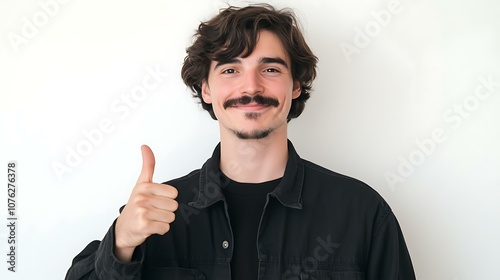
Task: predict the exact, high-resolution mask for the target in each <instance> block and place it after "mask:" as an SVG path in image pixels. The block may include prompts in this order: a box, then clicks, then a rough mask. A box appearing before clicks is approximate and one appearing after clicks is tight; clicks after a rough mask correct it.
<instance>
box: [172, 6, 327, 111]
mask: <svg viewBox="0 0 500 280" xmlns="http://www.w3.org/2000/svg"><path fill="white" fill-rule="evenodd" d="M297 23H298V21H297V19H296V18H295V15H294V13H293V11H291V10H290V9H282V10H277V9H276V8H274V7H273V6H271V5H268V4H259V5H251V6H247V7H244V8H239V7H234V6H230V7H228V8H226V9H223V10H221V11H220V13H219V14H218V15H217V16H215V17H213V18H212V19H210V20H209V21H206V22H202V23H201V24H200V25H199V26H198V30H197V31H196V33H195V34H194V38H195V41H194V43H193V44H192V45H191V46H190V47H189V48H187V50H186V53H187V55H186V57H185V58H184V65H183V66H182V71H181V76H182V79H183V81H184V83H185V84H186V85H187V86H188V87H189V88H191V90H192V91H193V97H195V98H199V99H200V102H201V105H202V107H203V109H205V110H207V111H208V112H209V113H210V116H211V117H212V118H213V119H214V120H217V117H216V116H215V114H214V111H213V108H212V104H208V103H205V101H203V98H202V95H201V83H202V81H204V80H208V73H209V70H210V64H211V62H212V61H223V60H228V59H230V58H235V57H238V56H241V57H243V58H245V57H248V56H249V55H250V54H251V53H252V52H253V50H254V48H255V46H256V44H257V39H258V35H259V32H260V31H261V30H267V31H271V32H273V33H274V34H276V35H277V36H278V38H279V39H280V41H281V43H282V44H283V46H284V48H285V50H286V51H287V53H288V56H289V57H290V60H291V70H292V78H293V80H294V81H299V82H300V87H301V94H300V95H299V97H297V98H295V99H293V100H292V105H291V108H290V112H289V114H288V117H287V119H288V121H290V120H291V119H292V118H296V117H298V116H299V115H300V114H301V113H302V111H303V110H304V107H305V102H306V100H307V99H309V96H310V91H311V88H312V81H313V80H314V78H315V77H316V63H317V62H318V58H317V57H316V56H315V55H314V54H313V53H312V51H311V49H310V48H309V46H308V45H307V43H306V41H305V39H304V36H303V35H302V32H301V31H300V29H299V27H298V24H297Z"/></svg>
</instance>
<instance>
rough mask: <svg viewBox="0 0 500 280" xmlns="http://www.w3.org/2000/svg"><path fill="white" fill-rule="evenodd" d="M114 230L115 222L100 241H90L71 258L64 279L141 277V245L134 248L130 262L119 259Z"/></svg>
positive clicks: (111, 279) (95, 279) (90, 279)
mask: <svg viewBox="0 0 500 280" xmlns="http://www.w3.org/2000/svg"><path fill="white" fill-rule="evenodd" d="M114 230H115V224H113V225H112V226H111V228H110V229H109V231H108V233H107V234H106V235H105V236H104V238H103V239H102V241H92V242H91V243H90V244H88V245H87V247H85V249H83V251H82V252H80V254H78V255H77V256H76V257H75V258H74V259H73V262H72V264H71V267H70V268H69V270H68V272H67V274H66V278H65V279H66V280H77V279H78V280H83V279H88V280H98V279H99V280H104V279H106V280H108V279H110V280H113V279H130V280H132V279H141V276H140V269H141V264H142V260H143V252H142V250H140V249H139V248H141V247H138V250H135V253H134V256H133V257H132V259H131V261H130V262H121V261H119V260H118V259H117V258H116V256H115V254H114V242H115V237H114Z"/></svg>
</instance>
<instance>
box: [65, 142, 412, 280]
mask: <svg viewBox="0 0 500 280" xmlns="http://www.w3.org/2000/svg"><path fill="white" fill-rule="evenodd" d="M219 159H220V144H219V145H218V146H217V147H216V148H215V150H214V152H213V155H212V157H211V158H210V159H208V160H207V161H206V163H205V164H204V165H203V167H202V168H201V169H199V170H195V171H193V172H191V173H190V174H188V175H186V176H184V177H181V178H178V179H175V180H172V181H169V182H166V184H169V185H172V186H174V187H176V188H177V189H178V192H179V195H178V197H177V199H176V200H177V201H178V203H179V208H178V210H177V211H176V212H175V214H176V219H175V221H174V222H173V223H172V224H171V225H170V231H169V232H167V233H166V234H165V235H152V236H150V237H149V238H147V239H146V241H145V242H144V243H143V244H142V245H141V246H139V247H137V248H136V250H135V252H134V256H133V259H132V262H130V263H122V262H120V261H118V260H117V259H116V257H115V256H114V255H113V246H114V224H113V225H112V226H111V228H110V229H109V231H108V232H107V234H106V235H105V236H104V238H103V239H102V241H93V242H91V243H90V244H89V245H88V246H87V247H86V248H85V249H84V250H83V251H82V252H81V253H80V254H79V255H78V256H76V257H75V258H74V260H73V263H72V266H71V268H70V269H69V270H68V273H67V275H66V279H68V280H73V279H101V280H111V279H166V280H168V279H185V280H188V279H200V280H201V279H210V280H225V279H231V273H230V269H231V265H230V264H231V257H232V252H233V246H234V243H233V235H232V231H231V226H230V223H229V219H230V217H229V215H228V211H227V205H226V201H225V199H224V195H223V193H222V191H221V190H222V189H223V188H224V187H225V186H226V183H227V182H224V181H221V177H222V176H220V175H221V173H220V172H221V171H220V169H219ZM255 246H257V249H258V256H259V271H258V275H259V278H258V279H259V280H263V279H276V280H277V279H286V280H305V279H310V280H314V279H316V280H321V279H329V280H332V279H333V280H364V279H368V280H375V279H376V280H392V279H402V280H412V279H415V274H414V271H413V266H412V263H411V259H410V256H409V253H408V250H407V247H406V244H405V241H404V238H403V234H402V232H401V229H400V226H399V224H398V222H397V220H396V217H395V216H394V214H393V212H392V211H391V208H390V207H389V206H388V204H387V203H386V202H385V201H384V200H383V199H382V197H381V196H380V195H379V194H378V193H377V192H376V191H375V190H373V189H372V188H371V187H369V186H367V185H366V184H364V183H362V182H360V181H358V180H356V179H353V178H350V177H347V176H344V175H340V174H338V173H335V172H333V171H330V170H327V169H325V168H323V167H320V166H318V165H316V164H314V163H311V162H309V161H306V160H303V159H301V158H300V157H299V156H298V155H297V153H296V151H295V149H294V147H293V145H292V143H291V142H288V162H287V165H286V170H285V173H284V176H283V178H282V179H281V181H280V183H279V184H278V186H277V187H276V189H275V190H274V191H272V192H271V193H269V194H268V195H267V202H266V205H265V207H264V210H263V213H262V217H261V221H260V225H259V229H258V237H257V244H255ZM236 280H237V279H236Z"/></svg>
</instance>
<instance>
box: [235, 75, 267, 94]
mask: <svg viewBox="0 0 500 280" xmlns="http://www.w3.org/2000/svg"><path fill="white" fill-rule="evenodd" d="M241 78H242V81H241V94H242V95H245V94H246V95H257V94H261V93H262V92H263V90H264V87H263V85H262V77H261V75H260V73H259V71H247V72H246V73H245V75H242V76H241Z"/></svg>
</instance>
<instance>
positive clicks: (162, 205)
mask: <svg viewBox="0 0 500 280" xmlns="http://www.w3.org/2000/svg"><path fill="white" fill-rule="evenodd" d="M150 203H151V204H150V205H151V206H153V207H154V208H156V209H161V210H166V211H171V212H174V211H175V210H177V208H178V207H179V203H178V202H177V201H175V200H174V199H170V198H165V197H159V196H152V197H151V200H150Z"/></svg>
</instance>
